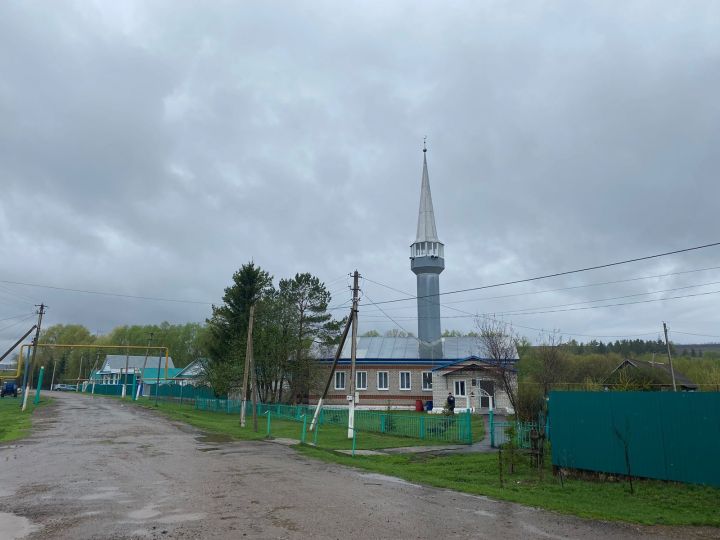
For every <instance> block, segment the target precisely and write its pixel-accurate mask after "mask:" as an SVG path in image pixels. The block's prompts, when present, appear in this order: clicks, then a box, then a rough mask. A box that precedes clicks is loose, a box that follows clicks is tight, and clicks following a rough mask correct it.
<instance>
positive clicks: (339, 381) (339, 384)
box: [335, 371, 345, 390]
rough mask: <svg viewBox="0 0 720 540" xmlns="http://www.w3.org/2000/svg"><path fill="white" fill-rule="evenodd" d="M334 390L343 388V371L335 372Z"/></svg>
mask: <svg viewBox="0 0 720 540" xmlns="http://www.w3.org/2000/svg"><path fill="white" fill-rule="evenodd" d="M335 390H345V372H344V371H336V372H335Z"/></svg>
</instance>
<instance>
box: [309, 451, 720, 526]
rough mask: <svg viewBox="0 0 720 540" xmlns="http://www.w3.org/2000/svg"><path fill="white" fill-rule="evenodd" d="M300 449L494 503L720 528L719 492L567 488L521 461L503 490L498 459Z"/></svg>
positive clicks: (648, 484) (583, 484)
mask: <svg viewBox="0 0 720 540" xmlns="http://www.w3.org/2000/svg"><path fill="white" fill-rule="evenodd" d="M298 450H299V451H300V452H301V453H303V454H305V455H307V456H310V457H313V458H317V459H321V460H323V461H328V462H333V463H340V464H342V465H349V466H351V467H357V468H360V469H365V470H368V471H373V472H378V473H382V474H387V475H392V476H397V477H400V478H403V479H405V480H408V481H410V482H414V483H418V484H425V485H430V486H436V487H441V488H448V489H453V490H456V491H462V492H465V493H472V494H475V495H485V496H488V497H491V498H493V499H501V500H506V501H512V502H517V503H521V504H525V505H529V506H535V507H539V508H545V509H548V510H554V511H557V512H561V513H564V514H573V515H576V516H580V517H585V518H593V519H603V520H611V521H627V522H631V523H641V524H646V525H660V524H662V525H710V526H715V527H718V526H720V504H718V501H720V489H714V488H709V487H703V486H696V485H690V484H676V483H669V482H660V481H654V480H634V481H633V485H634V487H635V494H631V493H630V489H629V486H628V484H627V482H615V481H613V482H611V481H606V482H601V481H589V480H580V479H571V478H566V479H565V481H564V485H561V484H560V482H559V480H558V479H557V478H556V477H554V476H552V473H551V472H550V470H549V469H546V470H545V471H543V475H542V478H541V477H540V474H539V473H538V472H537V470H534V469H531V468H530V466H529V463H528V462H527V458H525V457H523V459H522V461H523V462H522V463H520V464H519V466H518V471H517V472H516V473H515V474H513V475H507V474H505V476H504V487H502V488H501V487H500V483H499V475H498V455H497V453H494V452H493V453H490V454H453V455H448V456H433V455H427V454H425V455H423V454H420V455H417V454H410V455H408V454H403V455H391V456H355V457H350V456H347V455H345V454H340V453H337V452H332V451H328V450H323V449H317V448H313V447H309V446H299V447H298Z"/></svg>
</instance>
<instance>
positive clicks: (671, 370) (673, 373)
mask: <svg viewBox="0 0 720 540" xmlns="http://www.w3.org/2000/svg"><path fill="white" fill-rule="evenodd" d="M663 332H665V347H667V353H668V361H669V362H670V375H672V383H673V392H677V386H675V370H674V369H673V365H672V356H671V355H670V342H669V341H668V335H667V324H665V321H663Z"/></svg>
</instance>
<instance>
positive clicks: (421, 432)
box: [420, 416, 425, 439]
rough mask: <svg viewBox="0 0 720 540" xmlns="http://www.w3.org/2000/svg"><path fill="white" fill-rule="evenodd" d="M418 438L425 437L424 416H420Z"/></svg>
mask: <svg viewBox="0 0 720 540" xmlns="http://www.w3.org/2000/svg"><path fill="white" fill-rule="evenodd" d="M420 438H421V439H424V438H425V417H424V416H421V417H420Z"/></svg>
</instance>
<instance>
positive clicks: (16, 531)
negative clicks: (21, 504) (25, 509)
mask: <svg viewBox="0 0 720 540" xmlns="http://www.w3.org/2000/svg"><path fill="white" fill-rule="evenodd" d="M39 528H40V527H38V526H37V525H33V524H32V523H31V522H30V520H29V519H28V518H24V517H22V516H16V515H15V514H7V513H5V512H0V531H2V534H3V536H2V537H3V538H4V539H7V540H16V539H19V538H25V537H26V536H27V535H29V534H31V533H33V532H35V531H37V530H38V529H39ZM6 535H7V536H6Z"/></svg>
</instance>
